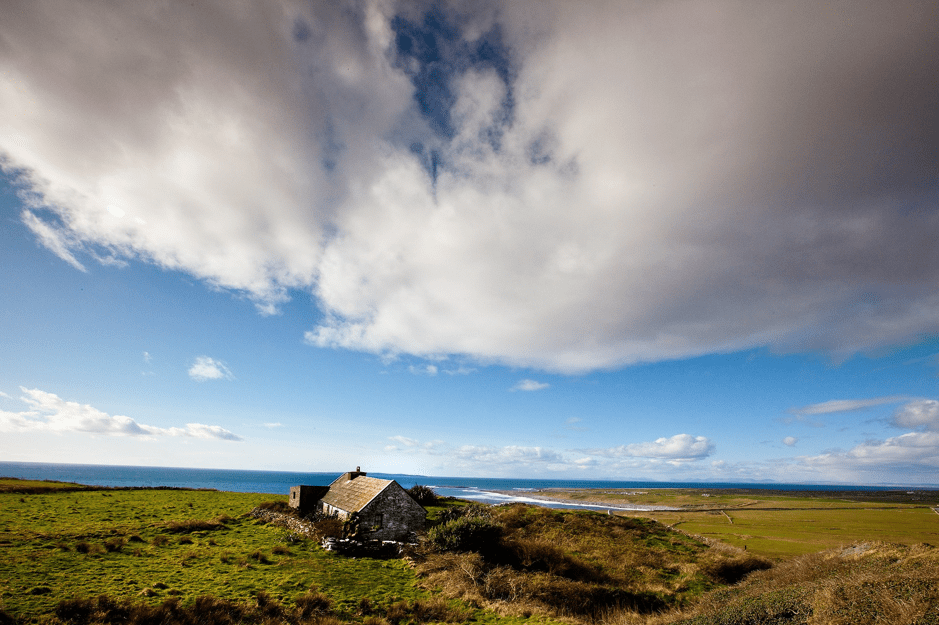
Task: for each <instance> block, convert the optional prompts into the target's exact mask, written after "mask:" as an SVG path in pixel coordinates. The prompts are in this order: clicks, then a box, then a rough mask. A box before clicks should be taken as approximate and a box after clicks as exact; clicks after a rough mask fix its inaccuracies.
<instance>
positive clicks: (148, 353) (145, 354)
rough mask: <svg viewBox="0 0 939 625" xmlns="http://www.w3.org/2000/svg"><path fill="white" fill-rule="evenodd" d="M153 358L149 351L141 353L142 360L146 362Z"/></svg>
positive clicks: (148, 362)
mask: <svg viewBox="0 0 939 625" xmlns="http://www.w3.org/2000/svg"><path fill="white" fill-rule="evenodd" d="M152 360H153V357H152V356H151V355H150V352H144V353H143V361H144V362H145V363H147V364H150V361H152Z"/></svg>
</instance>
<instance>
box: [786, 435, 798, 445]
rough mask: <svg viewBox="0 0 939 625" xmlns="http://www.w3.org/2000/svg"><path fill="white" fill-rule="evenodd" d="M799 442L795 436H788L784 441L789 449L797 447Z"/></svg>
mask: <svg viewBox="0 0 939 625" xmlns="http://www.w3.org/2000/svg"><path fill="white" fill-rule="evenodd" d="M798 442H799V439H798V438H796V437H795V436H787V437H786V438H784V439H783V445H786V446H787V447H795V446H796V443H798Z"/></svg>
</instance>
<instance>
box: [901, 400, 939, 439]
mask: <svg viewBox="0 0 939 625" xmlns="http://www.w3.org/2000/svg"><path fill="white" fill-rule="evenodd" d="M893 424H894V425H895V426H897V427H901V428H909V429H911V430H912V429H916V428H920V427H924V426H925V428H926V429H927V430H930V431H933V432H936V431H939V401H936V400H935V399H916V400H913V401H911V402H909V403H908V404H906V405H903V406H901V407H900V408H898V409H897V411H896V412H895V413H894V415H893Z"/></svg>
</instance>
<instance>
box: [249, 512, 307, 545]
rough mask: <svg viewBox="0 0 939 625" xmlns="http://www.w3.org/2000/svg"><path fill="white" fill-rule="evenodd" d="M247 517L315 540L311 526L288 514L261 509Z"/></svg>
mask: <svg viewBox="0 0 939 625" xmlns="http://www.w3.org/2000/svg"><path fill="white" fill-rule="evenodd" d="M248 516H249V517H251V518H254V519H260V520H262V521H265V522H267V523H271V524H273V525H279V526H281V527H286V528H287V529H289V530H290V531H291V532H294V533H296V534H300V535H301V536H305V537H306V538H316V537H317V536H316V532H315V531H314V530H313V524H312V523H310V522H309V521H302V520H300V519H298V518H297V517H295V516H291V515H289V514H284V513H282V512H274V511H273V510H265V509H263V508H255V509H254V510H252V511H251V512H249V513H248Z"/></svg>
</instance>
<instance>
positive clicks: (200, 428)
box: [172, 423, 242, 441]
mask: <svg viewBox="0 0 939 625" xmlns="http://www.w3.org/2000/svg"><path fill="white" fill-rule="evenodd" d="M172 429H173V430H176V429H177V428H172ZM177 435H178V436H192V437H195V438H219V439H221V440H223V441H240V440H242V439H241V437H240V436H237V435H236V434H233V433H232V432H229V431H228V430H226V429H225V428H223V427H221V426H218V425H205V424H202V423H187V424H186V429H185V430H183V431H182V432H180V433H179V434H177Z"/></svg>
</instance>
